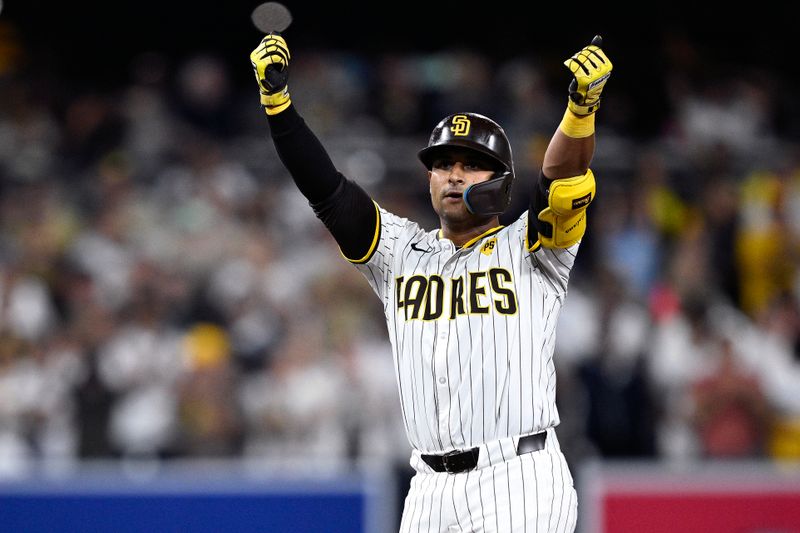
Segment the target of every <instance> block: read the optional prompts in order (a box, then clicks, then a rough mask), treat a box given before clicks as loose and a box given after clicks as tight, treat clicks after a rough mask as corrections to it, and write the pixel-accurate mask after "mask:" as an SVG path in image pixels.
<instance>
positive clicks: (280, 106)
mask: <svg viewBox="0 0 800 533" xmlns="http://www.w3.org/2000/svg"><path fill="white" fill-rule="evenodd" d="M290 57H291V56H290V55H289V47H288V46H287V45H286V41H285V40H284V39H283V37H281V36H280V35H279V34H277V33H270V34H269V35H267V36H265V37H264V38H263V39H261V42H260V43H259V44H258V46H257V47H256V49H255V50H253V51H252V52H251V53H250V63H251V64H252V65H253V70H254V71H255V74H256V80H258V87H259V90H260V92H261V105H263V106H264V110H265V111H266V112H267V115H277V114H278V113H280V112H281V111H283V110H284V109H286V108H287V107H289V104H291V103H292V101H291V99H290V98H289V88H288V85H287V82H288V81H289V58H290Z"/></svg>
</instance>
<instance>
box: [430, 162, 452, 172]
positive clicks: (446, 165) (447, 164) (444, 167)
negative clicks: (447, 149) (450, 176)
mask: <svg viewBox="0 0 800 533" xmlns="http://www.w3.org/2000/svg"><path fill="white" fill-rule="evenodd" d="M452 167H453V160H452V159H437V160H436V161H434V162H433V168H438V169H440V170H450V169H451V168H452Z"/></svg>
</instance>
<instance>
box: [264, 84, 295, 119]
mask: <svg viewBox="0 0 800 533" xmlns="http://www.w3.org/2000/svg"><path fill="white" fill-rule="evenodd" d="M291 103H292V99H291V98H290V97H289V91H288V89H287V88H284V89H283V91H281V92H279V93H275V94H264V93H261V105H263V106H264V112H265V113H266V114H267V115H277V114H278V113H280V112H281V111H285V110H286V108H287V107H289V105H291Z"/></svg>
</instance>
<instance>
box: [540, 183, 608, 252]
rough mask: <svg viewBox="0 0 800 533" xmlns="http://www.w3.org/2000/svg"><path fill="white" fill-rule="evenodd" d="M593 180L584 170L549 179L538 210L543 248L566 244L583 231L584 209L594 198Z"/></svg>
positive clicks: (584, 231) (578, 238)
mask: <svg viewBox="0 0 800 533" xmlns="http://www.w3.org/2000/svg"><path fill="white" fill-rule="evenodd" d="M594 195H595V181H594V174H593V173H592V171H591V169H589V170H587V171H586V174H582V175H580V176H575V177H572V178H563V179H556V180H552V182H550V187H549V192H548V193H547V207H545V208H544V209H542V210H541V211H540V212H539V216H538V219H539V223H538V224H537V229H538V231H539V240H540V241H541V243H542V246H544V247H546V248H569V247H570V246H572V245H573V244H575V243H576V242H578V241H579V240H580V239H581V237H583V234H584V233H586V209H587V208H588V207H589V204H590V203H592V200H594Z"/></svg>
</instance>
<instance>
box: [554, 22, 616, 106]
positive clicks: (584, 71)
mask: <svg viewBox="0 0 800 533" xmlns="http://www.w3.org/2000/svg"><path fill="white" fill-rule="evenodd" d="M602 45H603V38H602V37H600V36H599V35H597V36H595V38H594V39H592V44H590V45H589V46H586V47H584V48H583V49H581V50H580V51H579V52H578V53H577V54H575V55H573V56H572V57H570V58H569V59H567V60H566V61H564V65H566V67H567V68H568V69H569V70H570V72H572V74H573V76H575V79H573V80H572V82H571V83H570V85H569V102H568V103H567V107H568V108H569V110H570V111H572V112H573V113H575V114H576V115H591V114H592V113H594V112H595V111H597V108H598V107H600V93H602V92H603V87H605V85H606V82H607V81H608V78H609V77H610V76H611V69H612V68H613V65H612V64H611V61H610V60H609V59H608V57H606V54H605V53H604V52H603V50H602V49H601V48H600V47H601V46H602Z"/></svg>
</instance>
